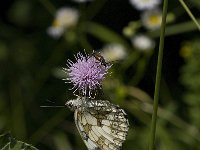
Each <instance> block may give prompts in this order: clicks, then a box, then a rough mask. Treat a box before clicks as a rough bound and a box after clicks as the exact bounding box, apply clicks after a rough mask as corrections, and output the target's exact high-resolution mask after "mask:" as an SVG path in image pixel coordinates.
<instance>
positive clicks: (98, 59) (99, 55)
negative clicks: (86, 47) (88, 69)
mask: <svg viewBox="0 0 200 150" xmlns="http://www.w3.org/2000/svg"><path fill="white" fill-rule="evenodd" d="M91 55H92V56H93V57H95V58H96V60H97V61H99V62H100V63H101V64H102V65H103V66H105V67H106V66H107V65H109V63H107V62H106V61H105V59H104V57H103V56H102V55H101V54H100V52H97V51H93V52H92V54H91Z"/></svg>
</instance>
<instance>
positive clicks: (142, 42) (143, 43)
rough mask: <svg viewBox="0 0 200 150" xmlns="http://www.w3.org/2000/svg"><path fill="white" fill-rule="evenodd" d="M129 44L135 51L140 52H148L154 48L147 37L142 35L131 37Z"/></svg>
mask: <svg viewBox="0 0 200 150" xmlns="http://www.w3.org/2000/svg"><path fill="white" fill-rule="evenodd" d="M131 42H132V44H133V46H134V47H135V48H136V49H138V50H141V51H146V50H150V49H153V48H154V47H155V42H154V41H153V40H152V39H150V38H149V37H148V36H146V35H142V34H140V35H136V36H135V37H133V38H132V39H131Z"/></svg>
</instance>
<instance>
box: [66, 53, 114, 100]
mask: <svg viewBox="0 0 200 150" xmlns="http://www.w3.org/2000/svg"><path fill="white" fill-rule="evenodd" d="M75 58H76V62H73V61H71V60H68V64H67V66H68V68H65V69H64V70H65V71H67V73H68V78H67V80H68V81H69V82H70V83H72V84H73V88H72V89H74V93H75V92H76V91H78V92H79V95H80V96H88V97H92V95H93V93H95V91H96V90H97V89H99V88H101V84H102V81H103V79H104V78H105V76H106V74H107V73H108V69H109V68H110V67H111V65H106V66H104V65H102V63H101V62H100V61H98V60H97V59H96V58H95V57H93V56H91V55H88V54H85V55H83V54H82V53H80V52H79V53H78V54H77V55H75Z"/></svg>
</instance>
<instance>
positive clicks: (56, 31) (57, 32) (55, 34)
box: [47, 26, 65, 39]
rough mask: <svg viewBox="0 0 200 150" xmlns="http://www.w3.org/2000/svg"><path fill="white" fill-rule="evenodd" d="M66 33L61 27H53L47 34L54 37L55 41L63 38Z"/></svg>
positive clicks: (49, 28) (48, 29)
mask: <svg viewBox="0 0 200 150" xmlns="http://www.w3.org/2000/svg"><path fill="white" fill-rule="evenodd" d="M64 32H65V29H64V28H63V27H59V26H51V27H48V28H47V33H48V34H49V35H50V36H52V37H54V38H55V39H57V38H59V37H61V36H62V35H63V33H64Z"/></svg>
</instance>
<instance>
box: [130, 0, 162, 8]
mask: <svg viewBox="0 0 200 150" xmlns="http://www.w3.org/2000/svg"><path fill="white" fill-rule="evenodd" d="M130 3H131V5H133V6H134V7H135V8H136V9H138V10H145V9H152V8H154V7H156V6H158V5H159V4H160V3H161V0H130Z"/></svg>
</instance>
